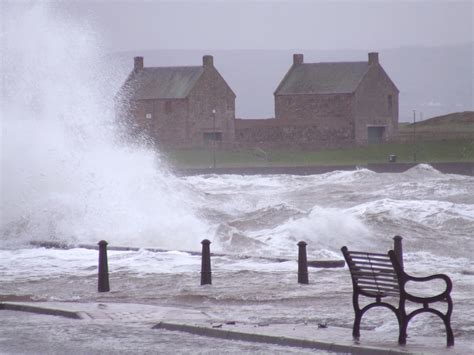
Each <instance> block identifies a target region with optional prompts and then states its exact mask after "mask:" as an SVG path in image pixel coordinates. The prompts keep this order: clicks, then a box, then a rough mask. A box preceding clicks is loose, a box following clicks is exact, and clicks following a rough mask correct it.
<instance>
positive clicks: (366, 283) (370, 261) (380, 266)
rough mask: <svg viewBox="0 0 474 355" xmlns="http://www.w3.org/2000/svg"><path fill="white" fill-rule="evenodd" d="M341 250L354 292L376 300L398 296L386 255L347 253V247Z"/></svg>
mask: <svg viewBox="0 0 474 355" xmlns="http://www.w3.org/2000/svg"><path fill="white" fill-rule="evenodd" d="M341 250H342V253H343V254H344V258H345V259H346V262H347V265H348V266H349V270H350V272H351V277H352V285H353V286H354V291H355V292H357V293H361V294H363V295H365V296H368V297H376V298H382V297H386V296H399V294H400V292H399V286H398V277H397V273H396V271H395V269H394V267H393V265H392V262H391V260H390V257H389V255H388V254H378V253H367V252H361V251H349V250H348V249H347V247H343V248H342V249H341Z"/></svg>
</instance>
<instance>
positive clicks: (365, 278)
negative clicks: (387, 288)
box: [354, 276, 398, 285]
mask: <svg viewBox="0 0 474 355" xmlns="http://www.w3.org/2000/svg"><path fill="white" fill-rule="evenodd" d="M354 278H355V279H356V281H364V282H369V281H371V282H380V283H386V284H391V285H392V284H393V285H398V281H397V280H394V279H389V278H384V277H370V276H355V277H354Z"/></svg>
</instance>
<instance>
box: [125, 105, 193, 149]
mask: <svg viewBox="0 0 474 355" xmlns="http://www.w3.org/2000/svg"><path fill="white" fill-rule="evenodd" d="M130 114H131V117H134V120H133V127H132V129H133V131H134V132H135V133H138V134H144V135H146V136H148V137H150V138H151V139H152V141H153V143H154V144H156V145H157V146H158V147H180V146H182V145H187V144H188V141H189V135H190V132H189V127H188V126H189V125H188V117H189V103H188V100H187V99H166V100H165V99H155V100H136V101H133V102H132V103H131V107H130Z"/></svg>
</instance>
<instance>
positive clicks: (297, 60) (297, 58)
mask: <svg viewBox="0 0 474 355" xmlns="http://www.w3.org/2000/svg"><path fill="white" fill-rule="evenodd" d="M303 63H304V56H303V54H293V65H296V64H303Z"/></svg>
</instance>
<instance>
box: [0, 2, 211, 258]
mask: <svg viewBox="0 0 474 355" xmlns="http://www.w3.org/2000/svg"><path fill="white" fill-rule="evenodd" d="M6 11H7V13H6V14H4V15H2V19H6V23H5V24H4V27H3V33H2V56H3V58H2V67H1V71H2V72H1V77H2V92H1V95H2V102H3V105H2V111H1V121H2V143H1V144H2V151H1V168H2V169H1V171H2V174H1V175H2V181H1V196H2V201H1V226H0V228H1V229H0V244H1V245H3V246H18V245H24V244H26V243H28V242H29V241H31V240H58V241H62V242H67V243H74V242H82V243H84V242H85V243H95V242H97V241H98V240H100V239H106V240H108V241H109V243H110V244H115V245H117V244H121V245H138V246H161V247H168V248H175V249H196V248H199V246H200V245H199V241H200V240H201V239H203V237H205V236H206V233H207V226H206V225H205V224H204V223H203V222H202V220H201V219H200V218H198V216H197V214H196V212H195V208H194V206H193V200H194V198H193V197H192V196H193V194H195V193H196V192H191V191H190V190H189V189H188V188H187V186H186V185H185V184H183V183H182V182H180V181H179V180H177V179H176V178H175V177H174V176H172V174H170V173H169V171H168V169H167V167H166V166H165V164H164V163H163V162H162V159H161V157H160V156H159V154H157V153H156V152H155V151H151V150H147V149H145V148H142V147H138V146H137V145H133V146H130V145H129V146H126V145H125V144H124V143H123V142H121V140H120V139H118V138H119V137H121V134H122V132H121V131H120V130H119V129H118V127H119V126H118V125H117V124H116V122H115V114H114V95H115V93H116V92H117V89H118V88H119V86H120V83H121V82H123V80H124V79H125V77H126V75H127V71H126V70H124V69H123V68H121V67H120V66H119V65H116V63H114V62H113V61H108V60H106V58H107V57H106V56H105V53H103V52H102V51H101V42H100V38H99V37H98V35H97V33H95V32H94V31H93V29H92V28H91V27H90V26H88V25H87V24H84V23H81V22H74V21H72V20H71V19H70V18H68V17H67V16H66V15H65V14H64V13H62V14H60V13H58V12H55V11H54V9H53V8H52V7H51V5H48V4H44V3H43V4H35V5H31V4H22V6H19V7H15V6H13V5H9V6H6Z"/></svg>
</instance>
